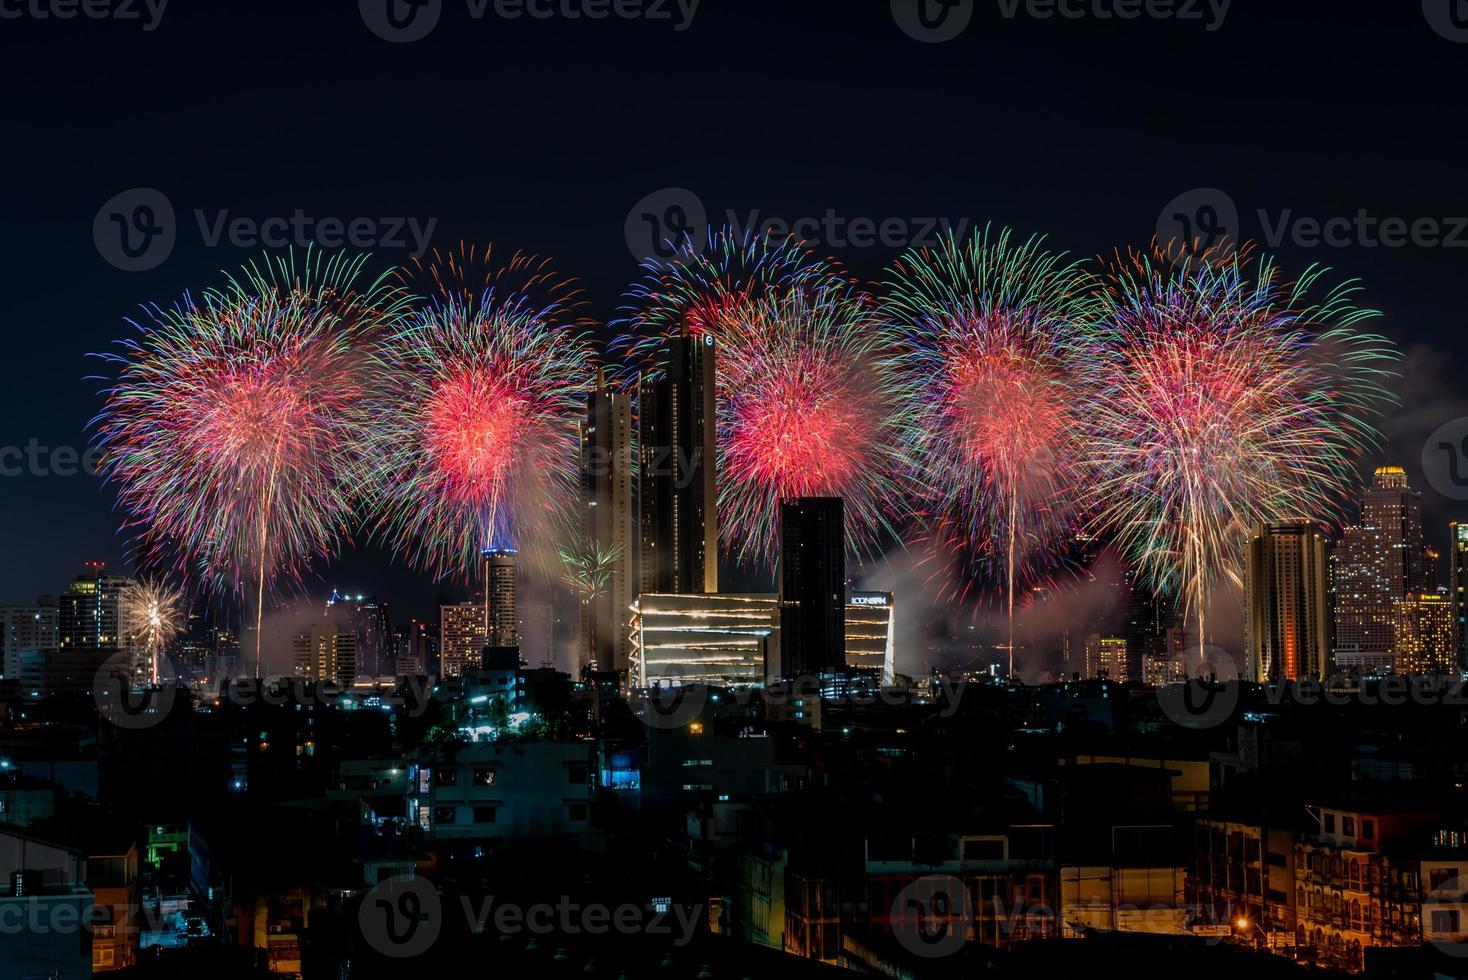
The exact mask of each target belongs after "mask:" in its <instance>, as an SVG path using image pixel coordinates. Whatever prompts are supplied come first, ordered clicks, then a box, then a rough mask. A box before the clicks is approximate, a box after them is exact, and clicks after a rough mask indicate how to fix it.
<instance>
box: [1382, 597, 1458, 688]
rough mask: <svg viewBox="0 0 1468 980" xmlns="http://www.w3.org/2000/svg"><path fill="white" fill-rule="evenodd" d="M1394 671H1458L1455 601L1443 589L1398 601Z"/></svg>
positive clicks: (1418, 672)
mask: <svg viewBox="0 0 1468 980" xmlns="http://www.w3.org/2000/svg"><path fill="white" fill-rule="evenodd" d="M1394 639H1395V646H1396V653H1395V659H1394V660H1393V662H1392V670H1393V671H1394V672H1395V673H1398V674H1456V673H1458V669H1459V668H1458V658H1457V656H1456V655H1455V652H1454V650H1453V604H1452V602H1451V601H1450V599H1449V597H1448V596H1447V595H1446V594H1445V593H1442V592H1413V593H1410V594H1408V595H1406V596H1404V597H1402V598H1401V599H1398V600H1397V606H1396V626H1395V631H1394Z"/></svg>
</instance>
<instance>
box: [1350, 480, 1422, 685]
mask: <svg viewBox="0 0 1468 980" xmlns="http://www.w3.org/2000/svg"><path fill="white" fill-rule="evenodd" d="M1424 554H1425V549H1424V548H1423V542H1422V495H1421V494H1419V493H1417V492H1416V491H1414V490H1413V489H1412V488H1411V487H1409V486H1408V485H1407V473H1406V471H1405V470H1403V469H1402V468H1401V467H1400V466H1382V467H1379V468H1378V469H1377V470H1376V472H1375V474H1373V476H1372V479H1371V486H1370V487H1368V488H1367V489H1366V492H1365V494H1364V495H1363V497H1362V500H1361V513H1360V516H1359V517H1358V518H1357V519H1356V523H1355V524H1354V525H1353V526H1351V527H1348V528H1346V529H1345V530H1344V531H1342V532H1341V539H1340V542H1339V543H1338V544H1337V545H1336V548H1335V556H1334V571H1335V580H1334V583H1333V586H1332V592H1333V594H1334V606H1335V654H1336V664H1337V665H1338V666H1340V667H1342V668H1352V669H1356V670H1364V671H1368V672H1372V671H1380V670H1383V669H1385V668H1387V667H1389V666H1391V663H1392V660H1393V656H1392V647H1393V644H1394V642H1395V630H1396V603H1397V600H1398V599H1401V598H1402V597H1404V596H1406V595H1407V594H1408V593H1410V592H1414V591H1418V590H1420V589H1422V588H1424V587H1425V586H1426V585H1427V584H1428V583H1427V582H1426V581H1425V580H1424V574H1423V556H1424Z"/></svg>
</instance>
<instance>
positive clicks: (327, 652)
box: [291, 623, 358, 684]
mask: <svg viewBox="0 0 1468 980" xmlns="http://www.w3.org/2000/svg"><path fill="white" fill-rule="evenodd" d="M291 652H292V662H293V667H294V670H293V673H294V674H295V675H296V676H297V677H306V678H309V679H310V680H313V681H331V682H333V683H336V684H350V683H351V682H352V680H353V679H354V678H355V677H356V676H357V673H358V671H357V633H356V631H355V630H354V629H352V627H351V626H350V625H348V624H333V625H327V626H320V625H317V624H315V623H313V624H311V625H310V626H308V627H306V628H305V629H304V630H301V631H300V632H299V633H296V634H295V635H294V636H292V637H291Z"/></svg>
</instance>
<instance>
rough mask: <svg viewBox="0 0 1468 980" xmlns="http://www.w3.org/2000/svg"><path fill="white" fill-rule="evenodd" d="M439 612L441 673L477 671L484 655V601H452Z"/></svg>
mask: <svg viewBox="0 0 1468 980" xmlns="http://www.w3.org/2000/svg"><path fill="white" fill-rule="evenodd" d="M438 614H439V633H438V636H439V648H438V649H439V664H440V670H441V672H442V673H441V676H443V677H458V676H459V675H460V674H462V673H463V672H464V671H465V670H477V669H478V668H479V664H480V660H481V658H482V657H483V655H484V603H483V602H457V603H451V604H448V605H444V606H440V607H439V610H438Z"/></svg>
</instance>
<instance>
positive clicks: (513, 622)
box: [483, 548, 520, 649]
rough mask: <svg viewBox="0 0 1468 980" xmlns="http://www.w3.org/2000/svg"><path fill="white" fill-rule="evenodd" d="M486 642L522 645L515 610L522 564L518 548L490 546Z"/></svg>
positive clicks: (486, 577) (499, 645)
mask: <svg viewBox="0 0 1468 980" xmlns="http://www.w3.org/2000/svg"><path fill="white" fill-rule="evenodd" d="M483 558H484V596H483V602H484V644H485V646H490V647H495V648H498V649H510V648H513V647H518V646H519V645H520V621H519V619H518V618H516V612H515V586H516V579H517V577H518V575H519V571H518V568H519V564H518V562H516V560H515V552H513V551H511V550H509V549H506V548H489V549H487V550H486V551H485V552H484V554H483Z"/></svg>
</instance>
